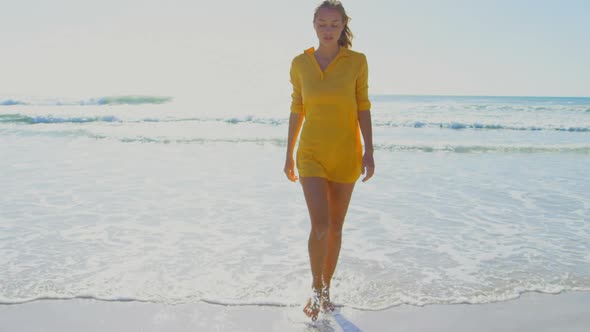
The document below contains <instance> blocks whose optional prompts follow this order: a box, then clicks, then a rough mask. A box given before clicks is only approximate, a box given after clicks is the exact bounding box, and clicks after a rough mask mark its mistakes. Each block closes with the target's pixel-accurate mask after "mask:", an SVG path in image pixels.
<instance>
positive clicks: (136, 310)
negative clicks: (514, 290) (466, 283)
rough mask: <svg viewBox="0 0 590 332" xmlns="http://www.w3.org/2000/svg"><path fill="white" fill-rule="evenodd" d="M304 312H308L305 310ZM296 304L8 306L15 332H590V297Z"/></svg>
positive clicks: (5, 323) (0, 308)
mask: <svg viewBox="0 0 590 332" xmlns="http://www.w3.org/2000/svg"><path fill="white" fill-rule="evenodd" d="M302 307H303V306H301V308H302ZM301 308H299V307H292V306H287V307H285V306H283V307H280V306H261V305H251V306H250V305H249V306H233V305H220V304H210V303H206V302H202V301H201V302H198V303H191V304H178V305H166V304H158V303H151V302H133V301H100V300H94V299H72V300H39V301H34V302H27V303H23V304H3V305H0V326H2V327H3V329H6V330H7V331H107V330H108V331H189V330H190V331H207V330H215V331H305V330H308V331H347V332H349V331H386V330H388V331H396V332H399V331H531V332H532V331H535V332H536V331H560V332H561V331H575V332H577V331H580V332H581V331H587V328H588V326H590V292H564V293H560V294H544V293H535V292H533V293H525V294H522V295H521V296H520V297H519V298H517V299H514V300H509V301H504V302H493V303H485V304H432V305H426V306H421V307H418V306H412V305H400V306H396V307H392V308H389V309H385V310H379V311H366V310H357V309H352V308H349V307H339V308H337V311H336V312H335V313H334V314H331V315H325V314H322V315H320V317H319V319H318V321H317V322H315V323H311V321H310V320H309V319H307V318H306V317H305V316H304V314H303V313H302V312H301Z"/></svg>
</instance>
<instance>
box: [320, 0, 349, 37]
mask: <svg viewBox="0 0 590 332" xmlns="http://www.w3.org/2000/svg"><path fill="white" fill-rule="evenodd" d="M322 8H330V9H336V10H337V11H338V12H339V13H340V15H342V23H344V29H342V33H341V34H340V38H338V45H340V46H342V47H344V48H350V47H351V46H352V37H353V35H352V31H350V28H349V27H348V22H349V21H350V17H348V15H346V11H345V10H344V7H343V6H342V2H340V1H338V0H325V1H324V2H322V3H321V4H320V5H319V6H318V7H317V8H316V9H315V12H314V14H313V21H314V22H315V20H316V18H317V17H318V12H319V11H320V9H322Z"/></svg>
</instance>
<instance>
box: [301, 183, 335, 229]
mask: <svg viewBox="0 0 590 332" xmlns="http://www.w3.org/2000/svg"><path fill="white" fill-rule="evenodd" d="M299 182H300V183H301V186H302V187H303V195H304V196H305V202H306V203H307V209H308V210H309V217H310V219H311V223H312V226H314V227H323V228H326V227H328V225H329V224H328V223H329V218H330V212H329V208H328V190H329V187H328V180H326V179H325V178H321V177H300V178H299Z"/></svg>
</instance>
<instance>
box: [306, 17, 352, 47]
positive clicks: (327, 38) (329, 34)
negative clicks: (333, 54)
mask: <svg viewBox="0 0 590 332" xmlns="http://www.w3.org/2000/svg"><path fill="white" fill-rule="evenodd" d="M313 28H314V29H315V32H316V34H317V36H318V39H319V41H320V45H325V46H336V45H338V39H339V38H340V34H341V33H342V30H344V22H342V15H340V12H339V11H338V10H337V9H333V8H320V10H319V11H318V14H317V16H316V18H315V20H314V21H313Z"/></svg>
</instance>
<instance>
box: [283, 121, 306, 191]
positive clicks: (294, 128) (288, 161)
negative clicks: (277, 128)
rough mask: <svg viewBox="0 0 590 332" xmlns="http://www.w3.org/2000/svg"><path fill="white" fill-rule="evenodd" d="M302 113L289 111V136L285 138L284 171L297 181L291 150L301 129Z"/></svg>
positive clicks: (293, 148) (292, 179) (290, 178)
mask: <svg viewBox="0 0 590 332" xmlns="http://www.w3.org/2000/svg"><path fill="white" fill-rule="evenodd" d="M303 118H304V116H303V113H295V112H291V115H290V116H289V134H288V135H289V136H288V138H287V155H286V157H285V168H284V170H283V171H284V172H285V174H286V175H287V178H288V179H289V180H291V181H293V182H295V181H297V176H296V175H295V161H294V159H293V152H294V151H295V142H297V137H298V136H299V131H300V130H301V124H302V123H303Z"/></svg>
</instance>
